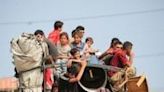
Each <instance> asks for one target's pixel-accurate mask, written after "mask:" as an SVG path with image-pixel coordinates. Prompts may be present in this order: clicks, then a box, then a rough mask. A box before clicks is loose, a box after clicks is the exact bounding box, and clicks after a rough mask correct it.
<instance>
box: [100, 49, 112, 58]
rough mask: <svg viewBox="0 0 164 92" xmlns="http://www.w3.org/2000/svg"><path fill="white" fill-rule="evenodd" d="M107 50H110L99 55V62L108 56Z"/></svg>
mask: <svg viewBox="0 0 164 92" xmlns="http://www.w3.org/2000/svg"><path fill="white" fill-rule="evenodd" d="M109 50H110V48H108V49H107V50H106V51H105V52H104V53H103V54H101V55H100V56H99V57H98V59H99V60H101V59H103V57H105V56H106V55H108V54H109Z"/></svg>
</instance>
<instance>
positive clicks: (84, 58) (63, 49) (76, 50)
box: [16, 21, 135, 92]
mask: <svg viewBox="0 0 164 92" xmlns="http://www.w3.org/2000/svg"><path fill="white" fill-rule="evenodd" d="M63 25H64V23H63V22H62V21H56V22H55V23H54V29H53V30H52V32H50V33H49V35H48V37H46V36H45V34H44V32H43V31H42V30H40V29H39V30H36V31H35V32H34V36H35V39H36V41H38V42H39V43H46V45H47V46H45V47H42V49H47V52H48V54H47V55H46V57H44V58H42V59H44V64H45V66H46V65H54V66H55V68H52V67H46V68H45V67H44V68H45V69H44V70H43V80H40V81H42V83H43V84H42V87H40V90H42V91H44V92H51V91H53V92H73V91H72V90H76V91H74V92H77V90H78V87H77V82H78V81H80V79H81V77H82V75H83V73H84V71H85V67H86V66H87V63H88V62H89V61H90V60H91V58H92V56H95V58H97V59H98V60H99V62H100V64H105V65H107V66H108V65H110V66H114V67H119V68H121V69H123V70H124V71H125V72H119V71H117V72H116V71H112V70H109V71H107V75H108V77H109V78H110V80H109V81H111V84H112V86H113V87H115V88H116V89H119V88H118V87H119V85H120V83H121V82H123V81H122V80H121V79H123V80H127V79H128V77H129V76H134V74H135V72H134V69H133V68H132V63H133V58H134V53H133V52H132V47H133V44H132V43H131V42H129V41H125V42H124V43H122V42H121V41H120V40H119V39H118V38H113V39H112V40H111V45H110V46H109V48H108V49H107V50H106V51H105V52H104V53H102V54H101V55H99V56H98V55H96V54H95V53H97V52H98V49H95V48H93V47H92V45H93V43H94V40H93V38H92V37H87V38H86V39H85V42H83V39H84V34H85V28H84V27H83V26H77V27H76V28H75V29H74V30H73V31H72V33H71V37H69V35H68V33H67V32H63V30H62V28H63ZM34 53H35V52H34ZM39 54H40V55H43V54H44V53H38V55H39ZM16 70H17V66H16ZM18 73H19V72H18ZM29 74H30V73H29ZM63 76H65V77H67V78H68V80H67V83H66V84H67V85H66V86H64V87H63V86H62V87H61V86H60V84H61V83H62V80H61V79H60V78H61V77H63ZM33 78H34V79H37V78H35V76H34V77H33ZM26 79H28V78H26ZM120 80H121V81H120ZM33 82H35V81H33ZM34 88H35V87H34ZM25 89H29V90H28V92H29V91H30V92H31V90H32V91H33V92H40V91H38V90H37V91H35V90H33V89H31V88H30V86H29V87H27V88H25ZM25 92H27V91H25Z"/></svg>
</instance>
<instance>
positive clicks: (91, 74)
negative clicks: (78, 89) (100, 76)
mask: <svg viewBox="0 0 164 92" xmlns="http://www.w3.org/2000/svg"><path fill="white" fill-rule="evenodd" d="M89 75H90V77H91V78H93V73H92V70H89Z"/></svg>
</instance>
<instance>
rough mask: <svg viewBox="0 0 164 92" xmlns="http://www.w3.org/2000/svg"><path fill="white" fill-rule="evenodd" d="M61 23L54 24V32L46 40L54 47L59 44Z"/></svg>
mask: <svg viewBox="0 0 164 92" xmlns="http://www.w3.org/2000/svg"><path fill="white" fill-rule="evenodd" d="M62 27H63V22H61V21H56V22H55V23H54V30H53V31H52V32H51V33H50V34H49V35H48V39H49V40H50V41H51V42H53V43H54V44H55V45H57V43H59V40H60V39H59V38H60V33H61V32H62Z"/></svg>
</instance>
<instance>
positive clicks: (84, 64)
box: [69, 61, 87, 83]
mask: <svg viewBox="0 0 164 92" xmlns="http://www.w3.org/2000/svg"><path fill="white" fill-rule="evenodd" d="M80 64H81V68H80V71H79V73H78V74H77V76H76V77H75V78H71V79H70V80H69V82H70V83H73V82H77V81H79V80H80V79H81V77H82V75H83V73H84V70H85V67H86V65H87V62H86V61H81V62H80Z"/></svg>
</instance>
